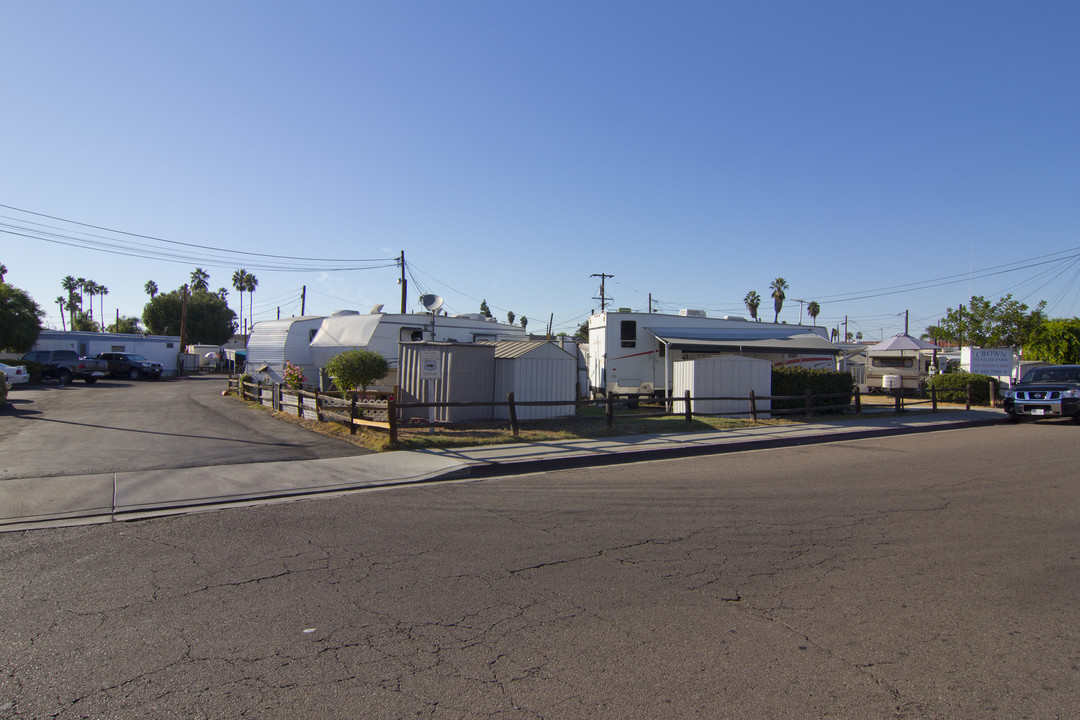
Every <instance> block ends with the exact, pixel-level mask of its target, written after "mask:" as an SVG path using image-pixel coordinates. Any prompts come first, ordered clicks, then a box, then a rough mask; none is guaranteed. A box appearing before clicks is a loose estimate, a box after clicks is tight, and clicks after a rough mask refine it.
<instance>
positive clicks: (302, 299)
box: [300, 285, 307, 315]
mask: <svg viewBox="0 0 1080 720" xmlns="http://www.w3.org/2000/svg"><path fill="white" fill-rule="evenodd" d="M305 310H307V285H304V287H303V289H302V290H301V291H300V314H301V315H307V313H306V312H304V311H305Z"/></svg>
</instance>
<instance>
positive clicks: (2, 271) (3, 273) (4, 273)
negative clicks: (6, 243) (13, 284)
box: [0, 263, 63, 314]
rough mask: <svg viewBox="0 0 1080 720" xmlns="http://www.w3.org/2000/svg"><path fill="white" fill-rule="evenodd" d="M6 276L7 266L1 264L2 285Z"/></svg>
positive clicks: (0, 278)
mask: <svg viewBox="0 0 1080 720" xmlns="http://www.w3.org/2000/svg"><path fill="white" fill-rule="evenodd" d="M5 275H7V265H5V264H4V263H0V283H2V282H4V276H5ZM61 314H63V313H61Z"/></svg>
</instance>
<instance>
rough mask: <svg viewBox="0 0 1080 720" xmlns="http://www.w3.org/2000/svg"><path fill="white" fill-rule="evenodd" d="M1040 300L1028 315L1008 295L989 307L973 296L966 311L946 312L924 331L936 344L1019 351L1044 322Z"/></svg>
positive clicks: (961, 309)
mask: <svg viewBox="0 0 1080 720" xmlns="http://www.w3.org/2000/svg"><path fill="white" fill-rule="evenodd" d="M1045 308H1046V301H1045V300H1042V301H1040V302H1039V304H1038V305H1036V306H1035V309H1034V310H1032V311H1030V312H1028V306H1027V305H1025V304H1024V303H1022V302H1019V301H1018V300H1013V298H1012V295H1011V294H1009V295H1005V296H1003V297H1002V298H1000V299H999V300H998V301H997V302H996V303H991V302H990V301H989V300H987V299H986V298H984V297H983V296H981V295H973V296H972V298H971V302H970V303H969V305H968V307H967V308H964V307H963V306H960V307H958V308H956V309H953V308H949V309H948V310H947V311H946V313H945V317H944V318H942V319H941V322H939V323H938V324H937V325H932V326H930V327H928V328H926V333H927V334H928V335H929V336H930V337H931V338H933V340H934V342H936V343H947V344H952V345H973V346H976V347H1022V346H1024V345H1026V344H1027V343H1028V340H1029V339H1030V338H1031V337H1032V334H1033V333H1034V332H1035V331H1036V330H1037V329H1038V328H1039V327H1040V326H1041V325H1042V324H1043V323H1044V322H1046V316H1045V315H1044V314H1043V310H1044V309H1045Z"/></svg>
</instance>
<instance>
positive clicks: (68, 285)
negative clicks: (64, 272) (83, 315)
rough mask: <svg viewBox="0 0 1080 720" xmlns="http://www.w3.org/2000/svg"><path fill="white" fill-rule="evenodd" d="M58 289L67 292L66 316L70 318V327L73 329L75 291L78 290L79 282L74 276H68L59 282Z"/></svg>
mask: <svg viewBox="0 0 1080 720" xmlns="http://www.w3.org/2000/svg"><path fill="white" fill-rule="evenodd" d="M60 287H62V288H64V289H65V290H67V294H68V296H67V307H68V314H69V315H70V316H71V327H72V328H73V329H74V327H75V291H76V290H78V289H79V281H78V280H76V279H75V277H74V276H72V275H68V276H67V277H65V278H64V279H63V280H61V281H60Z"/></svg>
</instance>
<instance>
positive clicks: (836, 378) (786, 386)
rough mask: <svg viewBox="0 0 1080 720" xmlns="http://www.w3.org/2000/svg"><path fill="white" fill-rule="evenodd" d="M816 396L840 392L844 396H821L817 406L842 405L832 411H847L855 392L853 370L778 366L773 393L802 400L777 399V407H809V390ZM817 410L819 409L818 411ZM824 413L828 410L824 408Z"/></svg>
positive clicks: (775, 405) (773, 374)
mask: <svg viewBox="0 0 1080 720" xmlns="http://www.w3.org/2000/svg"><path fill="white" fill-rule="evenodd" d="M807 390H809V391H810V392H811V394H813V395H833V394H836V393H840V394H841V395H842V397H833V398H817V399H815V400H814V407H815V408H824V407H825V406H827V405H828V406H833V405H835V406H840V407H837V408H835V409H834V410H832V411H831V412H844V410H845V409H846V408H847V407H848V406H849V405H851V396H852V394H853V393H854V392H855V384H854V382H853V379H852V377H851V373H846V372H837V371H836V370H808V369H806V368H796V367H774V368H773V371H772V394H773V395H774V396H777V395H798V396H799V399H798V400H773V402H772V406H773V409H774V410H787V409H798V410H802V409H805V408H806V400H805V399H804V398H805V396H806V391H807ZM815 412H817V411H816V410H815ZM823 412H824V411H823Z"/></svg>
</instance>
